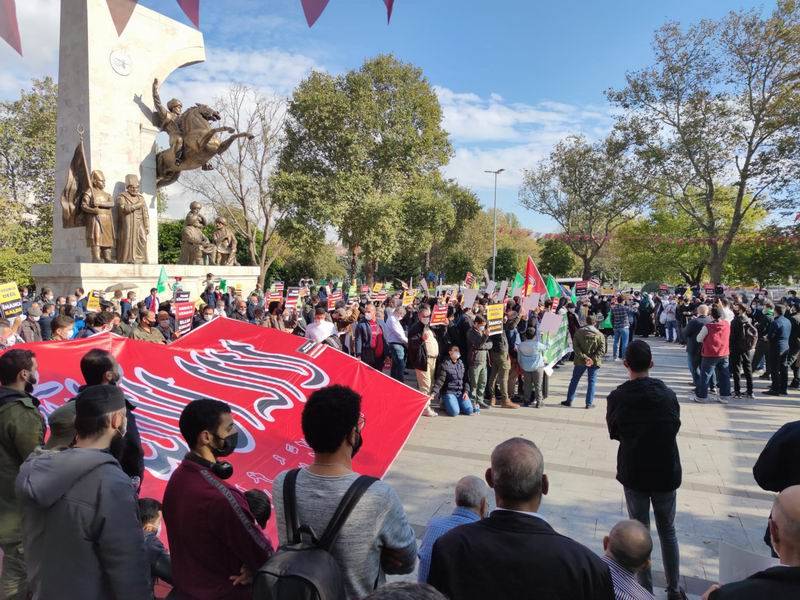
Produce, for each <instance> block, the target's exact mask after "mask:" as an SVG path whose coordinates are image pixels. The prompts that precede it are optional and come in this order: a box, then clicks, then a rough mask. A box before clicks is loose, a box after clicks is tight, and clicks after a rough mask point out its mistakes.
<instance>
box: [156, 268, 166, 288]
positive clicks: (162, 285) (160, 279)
mask: <svg viewBox="0 0 800 600" xmlns="http://www.w3.org/2000/svg"><path fill="white" fill-rule="evenodd" d="M156 291H157V292H158V293H159V294H163V293H164V292H166V291H167V270H166V269H165V268H164V266H163V265H162V266H161V273H160V274H159V276H158V283H156Z"/></svg>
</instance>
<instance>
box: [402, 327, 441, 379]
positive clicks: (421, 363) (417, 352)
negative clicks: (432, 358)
mask: <svg viewBox="0 0 800 600" xmlns="http://www.w3.org/2000/svg"><path fill="white" fill-rule="evenodd" d="M426 329H427V332H428V335H434V333H433V331H431V329H430V328H429V327H427V326H426V325H425V324H424V323H423V322H422V321H416V322H415V323H414V324H413V325H411V327H409V328H408V353H407V354H406V364H407V365H408V366H409V367H410V368H412V369H416V370H418V371H425V370H426V369H427V368H428V351H427V350H426V349H425V341H424V340H423V339H422V336H423V335H424V334H425V331H426Z"/></svg>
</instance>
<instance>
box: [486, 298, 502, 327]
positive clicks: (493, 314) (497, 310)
mask: <svg viewBox="0 0 800 600" xmlns="http://www.w3.org/2000/svg"><path fill="white" fill-rule="evenodd" d="M504 309H505V304H503V303H502V302H501V303H499V304H490V305H489V306H487V307H486V321H487V325H488V327H487V329H488V330H489V335H494V334H495V333H502V332H503V314H504Z"/></svg>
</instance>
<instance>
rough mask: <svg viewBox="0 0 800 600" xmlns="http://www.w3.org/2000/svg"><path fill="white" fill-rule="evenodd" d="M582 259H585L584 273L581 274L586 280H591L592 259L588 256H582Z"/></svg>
mask: <svg viewBox="0 0 800 600" xmlns="http://www.w3.org/2000/svg"><path fill="white" fill-rule="evenodd" d="M580 258H581V260H582V261H583V273H582V274H581V278H582V279H583V280H584V281H589V280H590V279H591V278H592V259H591V258H590V257H589V256H588V255H587V256H581V257H580Z"/></svg>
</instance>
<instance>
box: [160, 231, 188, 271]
mask: <svg viewBox="0 0 800 600" xmlns="http://www.w3.org/2000/svg"><path fill="white" fill-rule="evenodd" d="M182 232H183V221H160V222H159V223H158V262H159V263H161V264H162V265H175V264H178V260H180V257H181V233H182Z"/></svg>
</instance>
